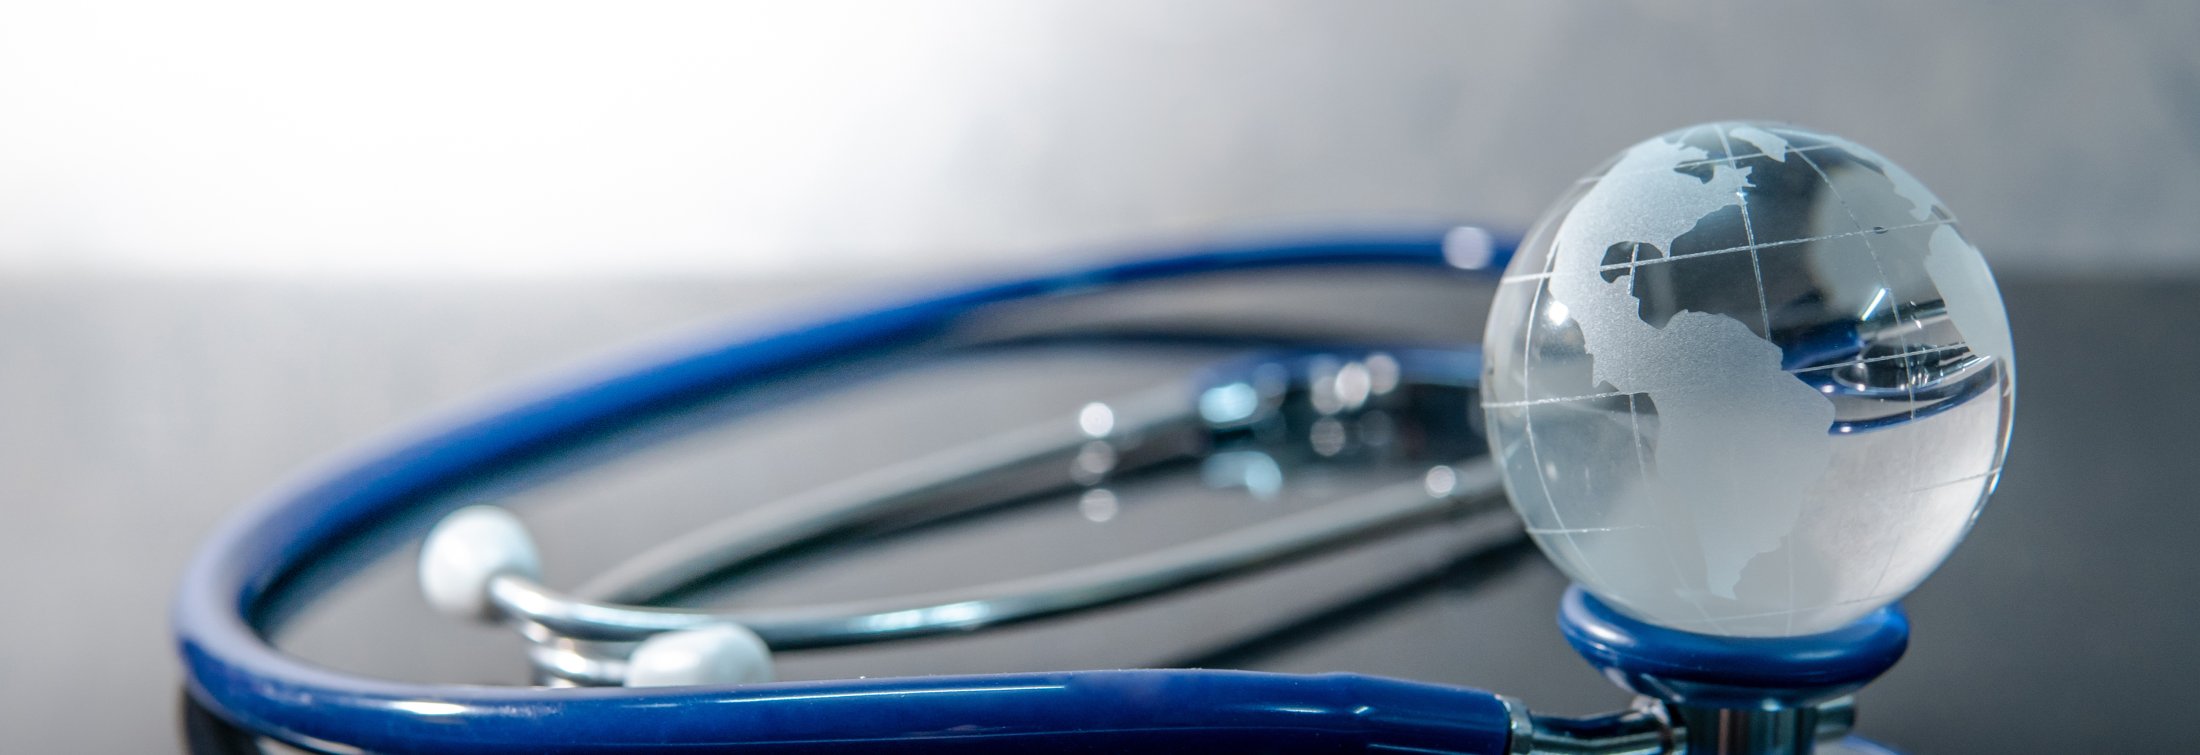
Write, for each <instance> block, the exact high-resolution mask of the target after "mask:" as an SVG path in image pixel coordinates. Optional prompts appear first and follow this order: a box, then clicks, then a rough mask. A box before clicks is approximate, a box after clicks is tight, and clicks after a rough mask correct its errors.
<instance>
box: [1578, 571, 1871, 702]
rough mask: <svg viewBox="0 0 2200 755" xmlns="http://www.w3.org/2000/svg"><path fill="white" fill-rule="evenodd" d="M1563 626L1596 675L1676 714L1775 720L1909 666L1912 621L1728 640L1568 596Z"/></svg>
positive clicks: (1861, 622) (1581, 593) (1584, 595)
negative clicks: (1723, 713) (1736, 712)
mask: <svg viewBox="0 0 2200 755" xmlns="http://www.w3.org/2000/svg"><path fill="white" fill-rule="evenodd" d="M1558 626H1559V629H1560V630H1561V631H1562V632H1563V633H1564V634H1565V635H1566V642H1567V643H1569V644H1571V645H1573V647H1574V652H1577V653H1580V654H1581V657H1582V658H1583V659H1586V660H1587V661H1589V665H1591V666H1594V667H1596V669H1597V671H1598V672H1600V673H1602V674H1604V676H1605V678H1607V679H1611V680H1612V681H1613V682H1614V683H1616V684H1618V685H1620V686H1621V687H1624V688H1626V689H1628V690H1631V691H1634V692H1636V693H1637V694H1642V695H1648V696H1650V697H1653V698H1656V699H1659V700H1663V701H1665V702H1666V703H1668V704H1671V705H1680V706H1689V707H1701V708H1730V709H1747V710H1760V711H1776V710H1784V709H1789V708H1801V707H1808V706H1813V705H1817V704H1819V703H1823V702H1826V701H1828V700H1832V699H1834V698H1838V697H1840V696H1842V695H1846V694H1848V693H1850V692H1854V691H1856V689H1857V688H1859V687H1862V686H1864V685H1865V684H1867V683H1869V682H1871V680H1873V679H1876V678H1878V677H1879V675H1880V674H1882V673H1885V672H1886V671H1887V669H1889V668H1891V667H1893V666H1894V664H1895V661H1898V660H1901V659H1902V652H1903V651H1904V650H1906V649H1908V648H1909V645H1910V620H1909V617H1908V616H1906V615H1905V614H1903V612H1902V609H1901V607H1900V606H1897V605H1890V606H1887V607H1885V608H1881V609H1879V610H1877V611H1873V612H1872V613H1871V614H1869V615H1867V616H1865V617H1864V618H1862V619H1858V620H1857V621H1856V622H1855V623H1853V624H1850V625H1848V626H1845V627H1841V628H1839V629H1835V630H1833V631H1830V632H1825V633H1822V634H1812V635H1804V636H1800V637H1721V636H1716V635H1707V634H1697V633H1694V632H1683V631H1680V630H1677V629H1667V628H1665V627H1660V626H1657V625H1654V624H1649V623H1646V622H1643V621H1641V620H1638V619H1635V618H1633V617H1630V616H1627V615H1626V614H1623V613H1620V612H1619V611H1618V610H1617V609H1614V608H1612V607H1611V606H1610V605H1607V604H1605V603H1604V602H1603V601H1601V600H1598V599H1597V598H1596V596H1594V595H1590V594H1589V593H1588V591H1586V590H1583V589H1581V587H1580V586H1579V585H1576V586H1574V587H1571V588H1569V589H1567V591H1566V595H1565V597H1564V598H1563V599H1561V601H1560V603H1559V609H1558Z"/></svg>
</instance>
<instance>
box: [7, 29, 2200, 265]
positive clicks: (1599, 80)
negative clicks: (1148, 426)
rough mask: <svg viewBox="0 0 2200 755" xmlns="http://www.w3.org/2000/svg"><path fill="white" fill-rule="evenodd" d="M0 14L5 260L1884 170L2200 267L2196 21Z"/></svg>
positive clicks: (368, 258) (1176, 208)
mask: <svg viewBox="0 0 2200 755" xmlns="http://www.w3.org/2000/svg"><path fill="white" fill-rule="evenodd" d="M1912 6H1913V3H1908V2H1898V1H1895V0H1883V1H1881V2H1867V3H1843V4H1809V5H1804V4H1782V5H1777V6H1774V5H1768V4H1756V3H1740V2H1734V3H1718V2H1688V3H1676V2H1659V3H1651V2H1635V3H1581V4H1555V3H1548V4H1546V3H1533V4H1531V3H1524V2H1523V3H1463V2H1427V3H1419V2H1416V3H1372V4H1371V3H1349V4H1348V3H1328V4H1317V3H1289V4H1275V3H1241V2H1227V3H1225V2H1200V3H1168V2H1139V3H1088V4H1065V3H1034V2H994V3H952V4H918V3H903V2H879V3H850V2H832V3H754V4H739V5H736V4H726V3H719V2H698V3H546V2H495V3H443V2H385V3H374V4H352V5H335V4H299V3H286V2H262V3H218V4H198V3H191V4H177V3H155V2H137V3H86V4H61V3H37V2H30V1H28V0H19V1H15V2H8V3H7V4H5V5H0V274H6V273H21V272H24V271H84V270H91V271H112V270H122V271H186V272H210V273H218V274H232V273H248V274H254V275H259V274H277V275H288V274H316V275H332V274H340V275H357V274H373V275H396V276H416V275H430V276H442V275H451V274H489V275H570V274H596V273H607V272H616V273H633V274H667V273H707V274H733V275H776V274H802V275H807V274H813V273H817V274H835V275H838V274H845V273H849V272H870V271H884V272H900V271H906V270H907V269H909V268H911V267H919V268H927V269H942V268H960V267H965V266H972V265H991V264H1002V263H1017V262H1027V261H1030V260H1032V259H1034V258H1038V257H1044V256H1048V255H1058V254H1063V253H1065V252H1064V251H1063V250H1071V251H1072V252H1078V251H1081V252H1082V253H1087V254H1090V253H1096V252H1104V251H1106V250H1108V249H1111V248H1116V247H1118V246H1120V245H1123V244H1127V243H1133V242H1139V241H1147V240H1156V239H1184V240H1190V239H1201V238H1209V237H1214V236H1232V235H1241V234H1248V233H1263V232H1272V231H1285V230H1291V229H1302V228H1319V227H1329V226H1333V225H1338V224H1344V225H1366V224H1380V223H1398V222H1405V223H1414V224H1427V223H1448V222H1453V221H1482V222H1487V223H1490V224H1494V225H1498V226H1505V227H1519V226H1524V225H1525V224H1526V223H1528V222H1530V221H1531V220H1533V218H1534V216H1535V215H1536V213H1538V212H1539V211H1540V210H1541V208H1542V206H1543V204H1544V203H1545V202H1546V201H1548V200H1549V199H1550V198H1552V197H1553V196H1555V194H1556V193H1557V191H1558V189H1559V188H1560V187H1562V186H1564V185H1565V184H1566V183H1567V182H1569V181H1572V180H1573V179H1575V178H1576V177H1578V176H1579V175H1580V174H1581V173H1582V172H1583V171H1585V170H1587V169H1588V168H1590V167H1591V166H1593V165H1594V164H1595V163H1597V162H1599V161H1600V160H1602V159H1603V158H1604V157H1605V156H1607V155H1609V154H1611V153H1613V152H1614V151H1616V150H1617V149H1619V148H1621V147H1623V146H1625V145H1626V144H1629V143H1631V142H1633V141H1635V140H1637V139H1640V138H1643V137H1646V136H1649V135H1651V134H1654V133H1657V132H1660V131H1663V130H1665V129H1668V128H1671V127H1674V126H1679V125H1684V124H1687V123H1691V122H1696V121H1703V120H1710V119H1720V118H1735V117H1753V118H1769V119H1777V120H1787V121H1793V122H1797V123H1801V124H1805V125H1809V126H1813V127H1817V128H1822V129H1826V130H1830V131H1834V132H1836V133H1841V134H1844V135H1847V136H1850V137H1852V138H1856V139H1858V140H1860V141H1863V142H1865V143H1867V144H1871V145H1873V146H1875V147H1876V148H1877V149H1879V150H1880V151H1881V152H1883V153H1886V154H1888V155H1889V156H1891V157H1893V158H1895V159H1896V160H1897V161H1899V162H1901V163H1903V164H1904V165H1905V166H1906V167H1908V168H1909V169H1910V170H1911V171H1912V172H1914V173H1916V174H1918V175H1919V176H1921V177H1922V178H1924V179H1925V181H1926V182H1927V183H1928V184H1930V185H1932V186H1933V187H1935V189H1936V190H1937V191H1938V192H1939V193H1940V194H1941V195H1942V197H1943V198H1944V199H1945V200H1947V201H1948V203H1949V204H1950V205H1951V206H1952V207H1953V208H1954V209H1955V210H1956V211H1957V212H1958V213H1961V214H1962V215H1963V216H1964V220H1965V225H1966V229H1967V231H1968V232H1969V233H1970V234H1971V235H1972V236H1973V237H1974V239H1975V240H1977V241H1978V242H1980V244H1981V246H1982V247H1984V248H1985V249H1986V251H1987V253H1988V256H1989V258H1990V259H1991V260H1992V261H1993V262H1994V263H1995V264H1996V265H1997V266H1998V267H1999V268H2001V269H2003V270H2005V271H2026V272H2033V271H2040V272H2050V273H2053V272H2066V271H2084V272H2101V271H2107V272H2131V273H2149V272H2160V271H2172V270H2174V271H2193V272H2200V245H2196V244H2195V241H2194V239H2195V238H2196V234H2195V230H2196V228H2200V224H2196V221H2195V220H2194V215H2195V208H2200V46H2196V45H2194V44H2192V37H2193V35H2194V34H2195V33H2200V4H2194V3H2190V2H2179V1H2176V0H2169V1H2165V2H2153V3H2145V2H2093V3H2036V4H2033V3H2004V4H1994V5H1991V6H1987V5H1983V4H1979V5H1962V6H1935V7H1931V8H1923V9H1921V8H1915V7H1912Z"/></svg>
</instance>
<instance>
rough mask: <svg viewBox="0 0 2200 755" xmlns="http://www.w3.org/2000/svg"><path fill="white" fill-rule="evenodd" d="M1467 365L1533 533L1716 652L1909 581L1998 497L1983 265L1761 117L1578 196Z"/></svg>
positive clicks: (1680, 137) (1530, 244)
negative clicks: (1714, 644) (1480, 368)
mask: <svg viewBox="0 0 2200 755" xmlns="http://www.w3.org/2000/svg"><path fill="white" fill-rule="evenodd" d="M1484 348H1485V351H1486V359H1487V365H1488V366H1487V372H1488V374H1487V375H1486V378H1485V379H1486V385H1485V387H1484V411H1485V419H1486V420H1487V427H1488V433H1489V437H1490V442H1491V447H1492V448H1493V449H1495V452H1496V454H1497V455H1498V459H1499V462H1500V464H1501V466H1502V469H1503V472H1504V477H1505V482H1506V487H1507V492H1508V493H1510V494H1511V497H1512V501H1513V505H1514V506H1515V507H1516V508H1518V509H1519V511H1520V514H1521V516H1522V517H1524V518H1525V519H1526V522H1527V526H1528V531H1529V532H1530V533H1531V534H1532V535H1533V536H1534V538H1535V540H1536V542H1537V544H1539V545H1540V546H1541V547H1542V548H1543V550H1544V552H1545V553H1547V554H1549V556H1550V557H1551V559H1552V560H1553V561H1555V562H1556V563H1557V564H1558V566H1559V567H1560V568H1561V569H1563V570H1564V571H1565V572H1566V573H1567V575H1568V576H1570V577H1572V578H1573V579H1574V580H1575V581H1577V582H1579V583H1580V584H1581V585H1582V586H1583V587H1585V588H1586V589H1588V590H1589V591H1590V592H1592V593H1594V594H1596V595H1597V596H1598V597H1599V598H1602V599H1603V600H1604V601H1605V602H1607V603H1609V604H1611V605H1613V606H1614V607H1616V608H1618V609H1620V610H1621V611H1624V612H1626V613H1628V614H1630V615H1633V616H1634V617H1636V618H1638V619H1642V620H1645V621H1649V622H1653V623H1656V624H1660V625H1664V626H1668V627H1672V628H1675V629H1681V630H1686V631H1692V632H1700V633H1706V634H1717V635H1728V636H1790V635H1801V634H1811V633H1817V632H1822V631H1827V630H1830V629H1833V628H1836V627H1839V626H1841V625H1843V624H1846V623H1848V622H1851V621H1854V620H1856V619H1858V618H1860V617H1862V616H1864V615H1865V614H1867V613H1869V612H1871V611H1873V610H1876V609H1878V608H1879V607H1881V606H1884V605H1886V604H1887V603H1890V602H1892V601H1894V600H1896V599H1897V598H1900V597H1901V596H1902V595H1904V594H1907V593H1908V592H1909V591H1910V590H1911V589H1913V588H1915V587H1916V586H1917V584H1918V583H1919V582H1920V581H1922V580H1923V579H1924V578H1925V577H1926V575H1928V574H1929V573H1931V572H1932V570H1933V569H1934V568H1935V567H1937V566H1938V565H1939V564H1940V562H1941V561H1942V559H1944V558H1946V557H1947V555H1948V553H1949V551H1950V550H1951V549H1953V548H1954V547H1955V545H1956V543H1957V541H1959V540H1961V539H1962V538H1963V535H1964V533H1965V532H1966V531H1968V530H1969V528H1970V525H1971V522H1972V521H1973V520H1974V518H1975V517H1976V516H1977V514H1978V512H1979V509H1980V507H1981V506H1982V505H1983V504H1984V503H1985V500H1986V497H1987V495H1988V494H1989V493H1991V492H1992V491H1993V489H1994V483H1995V480H1996V478H1997V477H1998V476H1999V473H2000V470H2001V459H2002V451H2003V449H2004V447H2005V446H2006V443H2007V439H2008V436H2009V420H2010V408H2011V400H2012V398H2013V396H2014V386H2015V374H2016V373H2015V368H2016V362H2015V356H2014V354H2013V352H2012V349H2011V347H2010V335H2009V324H2008V320H2007V318H2006V316H2005V315H2004V313H2003V310H2002V303H2001V295H2000V293H1999V291H1998V290H1997V289H1996V288H1995V286H1994V281H1993V277H1992V276H1991V274H1989V273H1988V271H1987V268H1986V262H1985V260H1984V259H1983V258H1981V257H1980V256H1979V252H1978V250H1977V249H1976V248H1974V247H1972V246H1971V243H1970V242H1969V241H1966V240H1965V239H1964V237H1963V233H1962V231H1960V230H1959V229H1958V228H1957V225H1956V219H1955V216H1954V215H1952V214H1950V213H1949V212H1948V210H1947V208H1945V207H1943V206H1942V205H1941V203H1940V201H1939V200H1938V199H1936V198H1935V197H1934V196H1933V195H1932V193H1931V192H1929V191H1927V190H1926V189H1925V187H1924V185H1922V184H1920V183H1919V182H1918V181H1917V179H1916V178H1913V177H1911V176H1910V174H1909V173H1906V172H1904V171H1903V170H1902V169H1901V168H1898V167H1896V166H1895V165H1894V164H1893V163H1891V162H1888V161H1887V159H1886V158H1883V157H1881V156H1879V155H1878V154H1877V153H1875V152H1872V151H1871V150H1869V149H1866V148H1864V147H1863V146H1861V145H1858V144H1856V143H1853V142H1850V141H1847V140H1845V139H1842V138H1840V137H1836V136H1832V135H1829V134H1823V133H1817V132H1812V131H1806V130H1802V129H1798V128H1794V127H1791V126H1785V125H1776V124H1764V123H1711V124H1705V125H1700V126H1695V127H1693V128H1686V129H1681V130H1678V131H1674V132H1672V133H1668V134H1665V135H1663V136H1659V137H1656V138H1653V139H1650V140H1648V141H1645V142H1642V143H1641V144H1637V145H1635V146H1633V147H1630V148H1628V149H1627V150H1626V151H1625V152H1622V153H1620V154H1619V155H1618V156H1617V157H1615V158H1613V159H1612V160H1611V161H1609V162H1608V163H1606V164H1605V165H1604V167H1602V168H1599V169H1598V170H1596V171H1595V172H1594V173H1591V174H1590V175H1589V177H1587V178H1584V179H1582V180H1581V181H1580V182H1579V183H1577V184H1575V185H1574V186H1573V187H1572V188H1571V189H1570V190H1569V191H1568V192H1567V193H1566V195H1565V196H1564V197H1563V198H1562V199H1561V200H1560V201H1559V202H1558V204H1557V206H1556V207H1554V208H1553V209H1552V210H1551V211H1550V213H1549V214H1548V215H1546V216H1545V217H1544V219H1543V220H1542V221H1541V222H1540V223H1539V224H1538V225H1537V227H1536V228H1535V230H1534V231H1533V232H1531V233H1530V234H1529V236H1528V239H1527V240H1526V242H1525V243H1524V244H1522V246H1521V249H1520V253H1519V255H1518V256H1517V257H1515V258H1514V260H1513V261H1512V263H1511V266H1510V267H1509V268H1507V270H1506V273H1505V277H1504V282H1503V283H1502V284H1501V288H1500V290H1499V293H1498V297H1497V299H1496V301H1495V303H1494V304H1493V306H1492V310H1491V314H1490V320H1489V331H1488V333H1487V334H1486V336H1485V340H1484Z"/></svg>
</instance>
